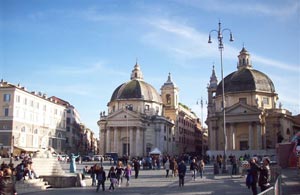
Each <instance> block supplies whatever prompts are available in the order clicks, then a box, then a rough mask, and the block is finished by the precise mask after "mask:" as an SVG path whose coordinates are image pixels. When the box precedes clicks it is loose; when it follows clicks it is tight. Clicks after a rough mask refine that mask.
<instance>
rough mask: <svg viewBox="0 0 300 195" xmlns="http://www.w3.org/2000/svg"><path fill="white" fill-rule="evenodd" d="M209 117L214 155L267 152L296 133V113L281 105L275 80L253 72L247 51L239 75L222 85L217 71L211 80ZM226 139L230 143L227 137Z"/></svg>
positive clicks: (227, 78) (208, 106)
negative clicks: (226, 151)
mask: <svg viewBox="0 0 300 195" xmlns="http://www.w3.org/2000/svg"><path fill="white" fill-rule="evenodd" d="M222 82H224V96H225V127H226V130H225V131H224V129H223V126H224V121H223V109H222V108H223V106H222V93H223V89H222ZM207 91H208V105H207V110H208V116H207V119H206V124H207V125H208V132H209V149H210V150H211V151H223V150H224V148H225V142H226V141H227V144H226V147H227V148H226V150H228V151H231V152H233V153H234V152H237V151H246V150H247V151H256V152H259V151H267V150H269V149H275V148H276V144H277V143H280V142H284V141H289V140H290V138H291V137H292V136H293V134H295V133H296V129H294V124H293V117H292V113H291V112H289V111H288V110H286V109H283V108H282V106H281V104H280V103H279V102H278V99H279V98H278V94H277V93H276V91H275V87H274V84H273V82H272V80H271V79H270V78H269V77H268V76H267V75H266V74H264V73H262V72H260V71H258V70H255V69H253V67H252V63H251V58H250V54H249V52H248V51H247V50H246V49H245V48H243V49H242V50H241V51H240V54H239V56H238V64H237V71H235V72H232V73H231V74H229V75H228V76H226V77H225V78H224V79H223V81H221V82H220V83H219V84H218V81H217V77H216V75H215V70H214V69H213V71H212V75H211V77H210V83H209V85H208V87H207ZM224 135H226V139H225V136H224Z"/></svg>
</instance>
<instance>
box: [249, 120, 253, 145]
mask: <svg viewBox="0 0 300 195" xmlns="http://www.w3.org/2000/svg"><path fill="white" fill-rule="evenodd" d="M248 129H249V139H248V140H249V143H248V144H249V150H252V149H253V129H252V123H251V122H250V123H249V126H248Z"/></svg>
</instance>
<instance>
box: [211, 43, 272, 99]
mask: <svg viewBox="0 0 300 195" xmlns="http://www.w3.org/2000/svg"><path fill="white" fill-rule="evenodd" d="M238 58H239V63H238V66H237V68H238V70H237V71H235V72H233V73H231V74H229V75H228V76H226V77H225V78H224V92H225V93H236V92H250V91H256V92H266V93H275V87H274V84H273V82H272V80H271V79H270V78H269V77H268V76H267V75H265V74H264V73H262V72H260V71H258V70H255V69H253V68H252V64H251V61H250V54H249V53H248V51H247V50H246V49H245V48H243V49H242V50H241V52H240V55H239V56H238ZM222 82H223V81H221V82H220V83H219V85H218V87H217V91H216V95H221V94H222Z"/></svg>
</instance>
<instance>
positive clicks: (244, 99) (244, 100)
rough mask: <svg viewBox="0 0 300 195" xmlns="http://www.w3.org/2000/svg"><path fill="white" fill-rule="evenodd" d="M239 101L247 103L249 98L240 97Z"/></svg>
mask: <svg viewBox="0 0 300 195" xmlns="http://www.w3.org/2000/svg"><path fill="white" fill-rule="evenodd" d="M239 102H240V103H243V104H247V98H240V99H239Z"/></svg>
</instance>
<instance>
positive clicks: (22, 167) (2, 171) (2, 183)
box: [0, 155, 38, 195]
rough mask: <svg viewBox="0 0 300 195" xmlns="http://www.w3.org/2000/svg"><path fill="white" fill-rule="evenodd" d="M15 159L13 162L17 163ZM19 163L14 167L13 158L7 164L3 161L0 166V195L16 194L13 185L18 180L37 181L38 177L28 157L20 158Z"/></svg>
mask: <svg viewBox="0 0 300 195" xmlns="http://www.w3.org/2000/svg"><path fill="white" fill-rule="evenodd" d="M18 160H19V158H18V159H16V158H15V161H18ZM21 160H22V161H21V162H20V163H19V164H18V165H17V166H15V165H14V163H13V158H11V159H10V162H9V163H6V162H5V161H3V162H2V163H1V165H0V194H1V195H12V194H17V191H16V187H15V183H16V181H19V180H26V179H37V178H38V175H37V173H36V172H35V171H34V169H33V161H32V158H31V157H30V156H29V155H25V156H22V157H21Z"/></svg>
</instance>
